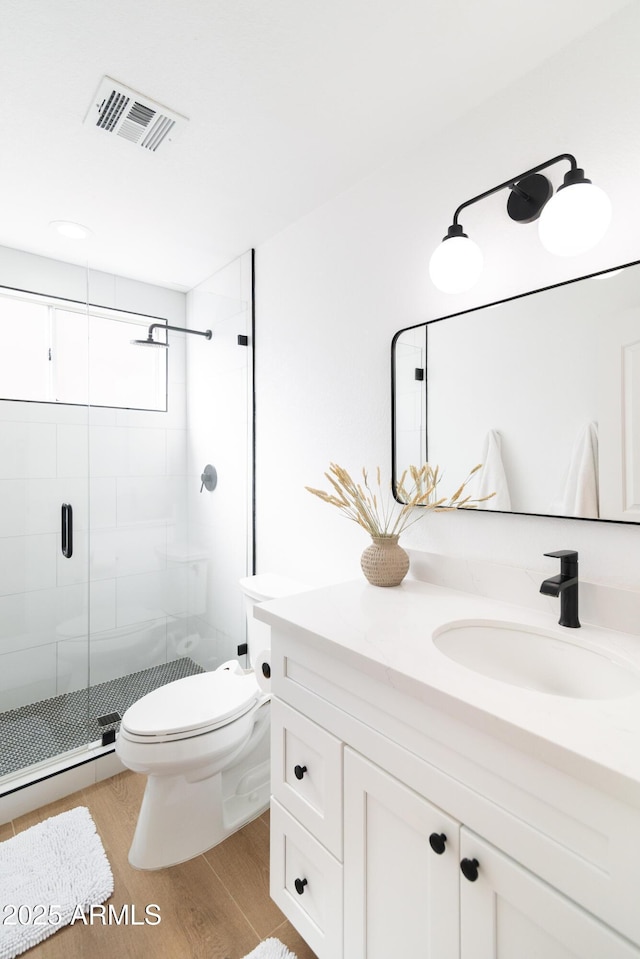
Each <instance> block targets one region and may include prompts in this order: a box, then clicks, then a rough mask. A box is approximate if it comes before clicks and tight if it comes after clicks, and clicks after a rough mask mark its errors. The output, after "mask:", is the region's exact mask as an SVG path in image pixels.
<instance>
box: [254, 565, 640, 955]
mask: <svg viewBox="0 0 640 959" xmlns="http://www.w3.org/2000/svg"><path fill="white" fill-rule="evenodd" d="M256 615H257V617H258V618H259V619H261V620H263V621H264V622H266V623H268V624H269V625H270V627H271V631H272V647H271V650H272V658H271V678H272V692H273V702H272V794H273V795H272V804H271V844H272V845H271V895H272V897H273V899H274V900H275V901H276V903H277V904H278V905H279V906H280V908H281V909H282V910H283V911H284V913H285V914H286V915H287V917H288V918H289V920H290V921H291V922H292V924H293V925H294V926H295V927H296V928H297V929H298V931H299V932H300V933H301V935H302V936H303V937H304V938H305V939H306V941H307V942H308V943H309V945H310V946H311V948H312V949H313V950H314V952H315V953H316V954H317V955H318V957H319V959H365V957H366V959H388V957H389V956H402V957H406V959H414V957H418V956H425V957H433V959H490V957H499V959H533V957H539V956H544V957H545V959H569V957H574V959H623V957H624V959H630V957H636V959H638V957H640V908H639V905H640V882H639V881H638V877H637V869H638V853H639V852H640V637H638V636H633V635H629V634H625V633H619V632H613V631H607V630H604V629H601V628H598V627H593V626H583V627H582V628H581V629H578V630H567V629H563V628H561V627H559V626H558V625H557V624H556V622H555V620H554V619H553V617H552V616H551V615H549V614H548V613H540V612H537V611H534V610H530V609H525V608H522V607H517V606H513V605H509V604H506V603H500V602H496V601H494V600H491V599H487V598H484V597H481V596H477V595H471V594H467V593H463V592H459V591H456V590H452V589H446V588H443V587H438V586H432V585H430V584H427V583H422V582H418V581H414V580H405V582H404V583H403V584H402V585H401V586H400V587H397V588H394V589H379V588H376V587H373V586H370V585H368V584H367V583H365V582H364V581H362V582H360V581H358V582H352V583H344V584H339V585H335V586H330V587H325V588H322V589H319V590H315V591H312V592H308V593H305V594H301V595H298V596H294V597H290V598H288V599H283V600H277V601H275V602H271V603H267V604H265V605H263V606H261V607H259V608H258V609H257V610H256ZM452 624H453V625H452ZM465 630H467V631H468V636H467V633H465ZM474 630H479V631H478V632H477V633H475V632H474ZM483 630H484V631H485V632H484V634H483V632H482V631H483ZM510 631H511V632H510ZM448 632H451V634H452V636H453V637H454V640H455V642H453V643H452V646H451V648H450V647H449V646H448V645H447V634H448ZM512 633H513V635H512ZM434 634H435V636H436V641H438V642H439V644H440V646H437V645H436V643H435V642H434V639H433V636H434ZM517 634H520V636H518V635H517ZM522 635H524V639H525V642H524V645H525V646H526V645H527V642H528V641H529V640H530V642H531V643H533V647H532V648H533V649H534V650H535V649H536V648H537V647H536V645H535V644H536V643H538V642H539V641H540V643H541V645H540V647H539V649H540V650H541V654H540V656H539V657H536V656H533V657H532V656H530V655H529V653H530V650H529V652H527V650H526V649H525V651H524V652H523V655H522V658H521V660H519V659H518V656H516V660H517V661H516V662H515V663H512V664H511V665H509V664H507V666H506V667H505V668H506V670H507V672H505V673H503V675H502V678H501V679H497V678H495V675H496V674H497V673H496V671H497V672H499V669H500V668H501V663H502V656H503V653H502V652H501V650H502V649H503V648H505V644H502V646H501V644H500V643H498V645H497V646H495V644H494V647H492V646H491V642H492V637H493V638H494V639H495V637H496V636H498V638H499V639H500V638H502V639H504V638H505V637H506V638H507V639H512V640H513V642H512V643H511V644H509V643H507V644H506V646H508V647H509V648H514V649H516V648H518V644H519V643H520V640H521V639H522ZM465 636H467V638H466V639H465ZM469 636H470V637H471V641H470V642H469V640H468V637H469ZM487 636H488V639H487ZM443 637H444V639H443ZM527 637H528V639H527ZM458 639H460V640H461V642H457V640H458ZM474 642H477V643H478V644H485V643H487V644H488V645H487V646H486V655H481V656H480V657H479V658H478V660H477V663H476V664H475V665H474V663H473V661H472V659H465V656H467V655H468V649H469V648H471V649H472V653H471V654H470V655H471V656H472V655H473V646H474ZM451 649H453V650H454V652H455V653H456V656H457V657H458V661H455V659H454V658H451ZM465 649H466V650H467V652H465ZM483 649H484V647H483ZM460 650H462V652H461V651H460ZM496 650H497V651H496ZM550 650H551V652H549V651H550ZM585 650H586V651H587V652H586V653H585ZM574 654H575V655H574ZM590 654H593V656H594V657H596V659H595V660H593V661H592V662H591V665H593V664H594V663H595V667H596V668H595V670H592V671H591V673H589V668H588V665H587V668H586V669H583V665H582V664H581V661H580V658H581V656H583V655H584V656H586V659H590ZM461 657H462V659H461ZM492 657H493V660H495V661H496V662H497V666H495V668H494V666H492V665H491V663H492V661H493V660H492ZM597 657H600V659H598V658H597ZM462 662H466V665H462ZM487 663H488V664H489V665H488V666H487V665H486V664H487ZM537 663H539V664H541V665H540V669H539V670H538V672H537V674H536V669H537V666H536V664H537ZM598 664H600V665H601V667H602V668H601V669H600V668H599V665H598ZM480 667H481V668H485V669H488V671H489V673H490V675H486V674H483V673H481V672H479V671H478V668H480ZM519 670H520V672H518V671H519ZM611 670H612V672H611ZM599 673H602V676H603V680H602V685H601V686H600V680H599V678H598V674H599ZM529 674H532V675H531V677H530V678H531V682H529V678H528V677H529ZM523 675H524V677H525V678H524V679H523ZM556 677H557V679H558V684H557V685H555V678H556ZM565 680H566V681H567V682H565ZM527 686H529V688H526V687H527ZM551 689H553V691H549V690H551Z"/></svg>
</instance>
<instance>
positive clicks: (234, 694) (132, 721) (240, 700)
mask: <svg viewBox="0 0 640 959" xmlns="http://www.w3.org/2000/svg"><path fill="white" fill-rule="evenodd" d="M259 698H260V688H259V686H258V684H257V682H256V679H255V676H254V674H253V673H246V674H243V675H238V674H237V673H232V672H230V671H228V670H224V669H221V670H220V671H215V672H207V673H198V674H197V675H195V676H185V678H184V679H177V680H176V681H175V682H173V683H167V685H166V686H160V687H159V688H158V689H154V690H153V692H151V693H147V695H146V696H143V697H142V699H139V700H138V701H137V702H136V703H134V704H133V705H132V706H130V707H129V709H127V710H126V712H125V714H124V716H123V717H122V728H123V729H125V730H126V731H128V732H130V733H133V734H134V735H136V736H176V737H178V736H179V735H180V734H183V735H185V734H190V733H198V732H205V731H206V730H208V729H215V728H216V727H217V726H223V725H226V723H229V722H231V721H232V720H233V719H236V718H237V717H238V716H241V715H242V714H243V713H246V712H247V711H248V710H249V709H250V708H251V707H252V706H253V704H254V703H255V702H256V701H257V700H258V699H259Z"/></svg>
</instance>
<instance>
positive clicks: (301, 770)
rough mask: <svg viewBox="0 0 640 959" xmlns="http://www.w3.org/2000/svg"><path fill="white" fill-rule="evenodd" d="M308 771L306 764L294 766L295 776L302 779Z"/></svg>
mask: <svg viewBox="0 0 640 959" xmlns="http://www.w3.org/2000/svg"><path fill="white" fill-rule="evenodd" d="M306 771H307V767H306V766H294V767H293V773H294V776H295V777H296V779H302V777H303V776H304V774H305V773H306Z"/></svg>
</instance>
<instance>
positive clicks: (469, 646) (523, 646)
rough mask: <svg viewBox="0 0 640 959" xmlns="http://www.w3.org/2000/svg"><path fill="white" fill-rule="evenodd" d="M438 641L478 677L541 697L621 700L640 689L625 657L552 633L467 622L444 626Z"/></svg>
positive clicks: (514, 625) (446, 652) (436, 636)
mask: <svg viewBox="0 0 640 959" xmlns="http://www.w3.org/2000/svg"><path fill="white" fill-rule="evenodd" d="M577 632H578V633H579V632H580V630H577ZM433 642H434V645H435V646H436V647H437V648H438V649H439V650H440V652H442V653H444V655H445V656H448V657H449V659H452V660H454V662H456V663H458V664H459V665H461V666H465V667H466V668H467V669H470V670H473V671H474V672H475V673H480V674H481V675H482V676H489V677H490V678H491V679H497V680H500V682H503V683H509V684H510V685H512V686H520V687H524V688H525V689H531V690H535V691H537V692H540V693H550V694H552V695H555V696H567V697H570V698H573V699H619V698H621V697H623V696H631V695H633V693H637V692H638V691H639V690H640V674H639V673H638V672H637V671H636V669H634V667H632V666H631V665H629V664H628V663H626V662H625V661H624V660H623V659H618V658H616V657H615V656H614V655H610V654H609V653H608V652H607V651H606V650H600V649H597V648H595V647H593V646H589V645H581V644H580V643H579V642H578V641H577V637H576V640H575V641H574V640H573V638H570V637H566V638H565V637H564V636H560V635H558V633H557V632H555V631H554V632H552V631H551V630H549V631H546V630H542V629H537V628H536V627H531V626H526V625H522V624H519V623H503V622H493V621H490V620H477V621H475V622H473V621H472V622H470V621H468V620H465V621H460V622H453V623H447V624H446V625H445V626H441V627H440V628H439V629H437V630H436V631H435V632H434V633H433Z"/></svg>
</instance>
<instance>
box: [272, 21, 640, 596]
mask: <svg viewBox="0 0 640 959" xmlns="http://www.w3.org/2000/svg"><path fill="white" fill-rule="evenodd" d="M551 29H552V27H551ZM639 35H640V5H638V4H631V5H630V6H629V7H627V8H625V10H623V11H622V13H620V14H619V15H617V16H616V17H614V18H612V20H611V21H609V23H608V24H605V25H604V26H602V27H600V28H599V29H598V30H597V31H595V32H594V33H592V34H590V35H588V36H587V37H586V38H584V39H582V40H580V41H579V42H577V43H575V44H573V45H572V46H570V47H569V48H567V49H566V50H565V51H563V52H562V53H561V54H559V55H557V56H555V57H553V58H552V59H550V60H549V61H548V62H547V63H546V64H545V65H544V66H543V67H541V68H540V69H538V70H536V71H535V72H533V73H531V74H529V75H528V76H526V77H525V78H524V79H523V80H521V81H519V82H518V83H517V84H514V85H513V86H511V87H510V88H509V89H508V90H507V91H506V92H504V93H503V94H502V95H500V96H498V97H495V98H493V99H492V100H490V101H489V102H488V103H486V104H485V105H484V107H483V108H481V109H478V110H475V111H474V112H473V113H472V114H469V115H468V116H466V117H465V118H464V119H463V120H461V121H460V122H457V123H456V124H455V125H452V126H451V127H450V128H449V129H447V130H444V131H438V132H436V131H429V130H426V129H425V131H424V136H425V142H424V148H423V149H421V150H420V151H417V152H415V153H413V154H411V155H410V156H407V157H404V158H401V159H399V160H398V161H397V162H396V163H394V164H392V165H390V166H388V167H387V168H385V169H384V170H382V171H380V172H379V173H378V174H377V175H375V176H373V177H370V178H368V179H367V180H365V181H363V182H361V183H360V184H358V185H357V186H356V187H354V188H353V189H351V190H349V191H348V192H345V193H344V194H342V195H340V196H338V197H337V198H336V199H334V200H333V201H331V202H330V203H327V204H326V205H324V206H323V207H321V208H320V209H318V210H316V211H314V212H313V213H311V214H310V215H309V216H307V217H305V218H304V219H303V220H300V221H298V222H297V223H295V224H294V225H292V226H291V227H290V228H288V229H287V230H285V231H284V232H282V233H280V234H279V235H278V236H276V237H274V238H273V239H272V240H270V241H269V242H268V243H265V244H263V245H262V246H261V247H259V248H258V250H257V259H256V262H257V335H256V387H257V396H258V408H257V517H258V526H257V562H258V569H259V570H260V571H265V570H270V571H275V572H280V573H282V574H285V575H289V576H291V577H295V578H297V579H301V580H305V581H309V582H323V581H329V580H332V579H340V578H345V577H352V576H353V577H355V576H359V575H360V571H359V556H360V553H361V551H362V549H363V548H364V547H365V546H366V545H367V537H366V534H365V533H364V531H362V530H360V529H359V528H358V527H356V526H355V525H354V524H349V523H348V522H347V521H346V520H344V519H342V518H341V517H340V516H339V515H338V513H337V511H336V510H333V509H332V508H331V507H329V506H327V505H326V504H323V503H321V502H320V501H319V500H317V499H315V498H314V497H312V496H311V495H310V494H308V493H306V492H305V490H304V486H305V485H307V484H308V485H312V486H319V485H322V474H323V472H324V470H325V469H326V468H327V465H328V463H329V462H330V461H332V460H333V461H336V462H338V463H340V464H342V465H345V466H347V467H349V468H351V469H353V470H358V469H359V468H360V467H361V466H363V465H367V466H369V467H375V466H377V465H380V466H381V467H383V468H384V469H386V470H387V472H388V471H389V468H390V412H389V405H390V404H389V391H390V385H389V382H390V380H389V367H390V359H389V354H390V341H391V337H392V335H393V333H394V332H395V330H397V329H399V328H400V327H404V326H408V325H411V324H414V323H419V322H421V321H424V320H427V319H432V318H434V317H437V316H442V315H445V314H448V313H451V312H453V311H455V310H456V309H460V310H461V309H465V308H467V307H471V306H474V305H477V304H479V303H488V302H492V301H493V300H495V299H499V298H501V297H505V296H509V295H511V294H515V293H519V292H522V291H525V290H531V289H536V288H539V287H541V286H544V285H548V284H550V283H554V282H558V281H561V280H563V279H567V278H569V277H571V276H580V275H582V274H584V273H588V272H593V271H595V270H598V269H604V268H606V267H610V266H613V265H615V264H618V263H621V262H627V261H630V260H634V259H636V258H638V257H639V256H640V242H639V241H638V235H639V234H638V224H639V223H640V178H639V176H638V170H639V169H640V128H639V127H638V124H637V122H636V119H637V111H638V108H637V104H638V102H639V97H640V58H639V57H638V55H637V37H638V36H639ZM434 95H437V92H436V91H434ZM416 122H417V123H419V122H420V118H419V117H416ZM564 152H570V153H573V154H574V155H575V156H576V157H577V159H578V162H579V164H580V165H581V166H583V167H584V168H585V171H586V175H587V176H589V177H590V178H591V179H592V180H593V181H594V182H595V183H598V184H599V185H600V186H602V187H603V188H604V189H605V190H606V191H607V192H608V194H609V196H610V197H611V200H612V203H613V207H614V219H613V224H612V227H611V229H610V232H609V234H608V236H607V237H606V238H605V239H604V240H603V241H602V243H601V244H600V245H599V247H597V248H596V249H595V250H594V251H592V252H591V253H589V254H587V255H585V256H582V257H579V258H577V259H572V260H564V259H560V258H556V257H553V256H551V255H550V254H548V253H546V252H545V251H544V250H543V249H542V248H541V247H540V245H539V242H538V239H537V230H536V228H535V226H532V225H530V226H518V225H515V224H512V223H511V222H510V221H509V220H508V219H507V217H506V213H505V212H504V205H505V202H506V194H502V195H499V196H497V197H493V198H490V199H488V200H485V201H484V202H483V203H481V204H478V205H477V206H475V207H472V208H471V209H470V210H468V211H467V213H466V215H465V217H464V218H463V220H462V222H463V225H464V226H465V228H466V229H467V232H469V234H470V235H473V236H474V237H475V239H476V240H477V241H478V242H479V243H480V244H481V245H482V247H483V250H484V254H485V271H484V275H483V278H482V279H481V281H480V283H479V284H478V286H477V287H476V288H475V289H474V290H473V291H471V292H469V293H467V294H464V295H461V296H458V297H455V298H454V299H452V298H451V297H449V296H446V295H445V294H441V293H438V291H436V290H435V289H434V288H433V287H432V286H431V284H430V281H429V278H428V273H427V265H428V260H429V256H430V254H431V252H432V250H433V248H434V247H435V246H436V244H437V243H438V242H439V241H440V239H441V237H442V236H443V235H444V234H445V232H446V229H447V226H448V225H449V223H450V222H451V218H452V215H453V211H454V210H455V208H456V207H457V206H458V205H459V204H460V203H462V202H463V201H464V200H467V199H469V198H470V197H472V196H475V195H476V194H478V193H480V192H482V191H484V190H486V189H488V188H490V187H491V186H493V185H494V184H497V183H500V182H502V181H503V180H506V179H507V178H508V177H509V176H515V175H516V174H518V173H519V172H521V171H524V170H526V169H528V168H529V167H531V166H534V165H535V164H538V163H541V162H543V161H544V160H546V159H548V158H551V157H553V156H555V155H557V154H559V153H564ZM565 169H566V165H561V164H559V165H558V166H557V167H556V168H553V169H552V170H551V171H550V175H551V178H552V179H553V182H554V184H555V185H557V184H558V183H559V182H560V181H561V177H562V175H563V173H564V171H565ZM469 455H470V457H471V458H473V456H474V455H475V453H473V452H471V451H470V453H469ZM407 543H408V544H411V545H413V546H414V547H417V548H419V549H425V550H432V551H434V552H436V553H441V554H447V555H451V556H460V557H469V558H473V559H485V560H489V561H492V562H495V563H501V564H507V565H513V566H522V567H528V568H532V569H534V570H536V569H539V570H540V571H541V572H542V571H544V572H545V573H548V572H549V563H550V561H549V560H545V559H543V558H542V554H543V553H544V552H545V551H548V550H551V549H559V548H575V549H578V550H579V551H580V557H581V571H582V575H583V576H584V577H585V578H586V579H589V580H592V581H595V582H601V583H608V584H612V585H617V586H620V587H625V588H629V589H638V588H639V583H640V549H639V548H638V546H639V545H640V530H638V528H637V527H633V526H632V527H624V526H620V525H614V524H605V523H593V522H586V521H578V520H573V521H567V520H556V519H547V518H533V517H517V516H496V515H487V514H484V513H483V514H470V515H469V514H444V515H439V516H429V517H427V518H426V519H425V520H424V521H423V522H421V523H419V524H417V525H416V526H415V527H413V530H412V531H411V534H410V535H409V536H407Z"/></svg>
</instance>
